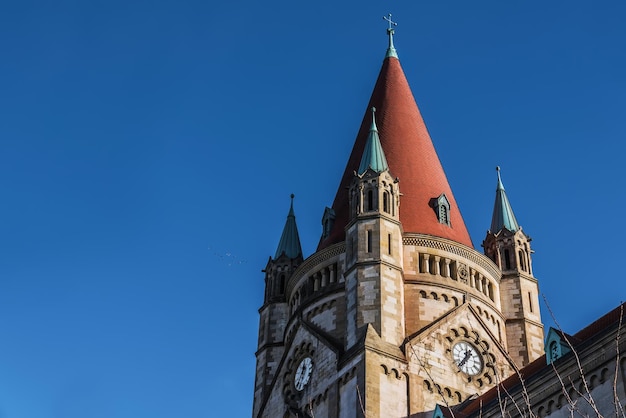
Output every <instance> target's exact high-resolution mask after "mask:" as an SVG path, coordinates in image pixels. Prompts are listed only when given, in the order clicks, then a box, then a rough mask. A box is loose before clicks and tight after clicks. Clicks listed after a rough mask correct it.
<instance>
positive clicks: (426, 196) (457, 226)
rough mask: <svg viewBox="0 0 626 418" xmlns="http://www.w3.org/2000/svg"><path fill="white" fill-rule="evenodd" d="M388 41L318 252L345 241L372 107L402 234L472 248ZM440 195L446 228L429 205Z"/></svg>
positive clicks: (394, 53)
mask: <svg viewBox="0 0 626 418" xmlns="http://www.w3.org/2000/svg"><path fill="white" fill-rule="evenodd" d="M388 35H389V47H388V49H387V53H386V56H385V59H384V61H383V65H382V68H381V70H380V73H379V75H378V80H377V81H376V84H375V86H374V91H373V92H372V96H371V98H370V100H369V103H368V105H367V111H366V114H365V116H364V117H363V122H362V123H361V128H360V129H359V132H358V134H357V137H356V141H355V142H354V146H353V148H352V152H351V154H350V158H349V159H348V164H347V165H346V168H345V171H344V174H343V177H342V179H341V181H340V184H339V187H338V189H337V193H336V195H335V200H334V202H333V205H332V209H333V211H334V213H335V220H334V225H333V227H332V229H331V230H330V233H328V234H324V235H323V236H322V240H321V241H320V244H319V246H318V249H322V248H325V247H328V246H329V245H332V244H334V243H337V242H340V241H342V240H343V239H344V238H345V230H344V228H345V226H346V224H347V223H348V218H349V214H348V213H349V209H348V194H347V193H346V190H347V188H348V187H349V185H350V182H351V181H352V176H353V173H354V172H355V171H360V161H361V157H362V156H363V154H364V151H365V148H366V145H367V143H368V138H369V137H370V115H369V114H370V109H371V108H373V107H375V108H376V109H377V111H376V122H377V123H376V125H377V134H379V135H380V144H381V148H382V150H384V153H385V155H386V157H387V163H388V166H389V171H390V172H391V173H393V175H394V176H395V177H397V178H398V179H399V180H400V182H401V185H402V186H401V187H402V211H401V213H400V221H401V222H402V227H403V229H404V231H405V232H410V233H420V234H428V235H434V236H437V237H442V238H447V239H450V240H452V241H456V242H458V243H460V244H464V245H467V246H469V247H472V240H471V239H470V236H469V233H468V232H467V229H466V227H465V223H464V222H463V217H462V216H461V212H460V211H459V208H458V206H457V203H456V200H455V198H454V195H453V194H452V189H451V188H450V185H449V183H448V179H447V177H446V174H445V172H444V170H443V167H442V165H441V162H440V161H439V157H438V156H437V152H436V151H435V147H434V146H433V142H432V140H431V139H430V135H429V134H428V130H427V129H426V125H425V124H424V120H423V119H422V115H421V114H420V111H419V109H418V107H417V104H416V102H415V99H414V98H413V94H412V93H411V89H410V87H409V83H408V82H407V80H406V77H405V75H404V72H403V70H402V67H401V66H400V61H399V60H398V55H397V53H396V50H395V47H394V45H393V29H392V28H391V27H390V28H389V29H388ZM442 194H445V196H446V197H447V200H448V202H449V206H450V207H449V222H448V223H442V222H440V221H439V217H438V216H437V213H436V211H435V210H434V208H433V205H432V199H437V198H438V197H439V196H441V195H442Z"/></svg>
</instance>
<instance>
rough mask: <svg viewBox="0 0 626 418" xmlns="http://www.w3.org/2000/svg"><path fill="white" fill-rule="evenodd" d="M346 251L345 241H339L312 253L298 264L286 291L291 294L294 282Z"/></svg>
mask: <svg viewBox="0 0 626 418" xmlns="http://www.w3.org/2000/svg"><path fill="white" fill-rule="evenodd" d="M345 252H346V244H345V242H339V243H337V244H334V245H331V246H330V247H327V248H324V249H323V250H321V251H319V252H317V253H315V254H313V255H311V256H310V257H309V258H307V259H306V260H304V261H303V262H302V264H300V265H299V266H298V268H297V269H296V271H294V272H293V274H292V275H291V277H290V278H289V281H288V282H287V286H286V288H285V293H287V294H290V293H291V292H292V290H293V286H294V284H295V283H297V282H298V280H300V279H301V278H302V277H303V276H304V275H305V274H306V273H307V272H308V271H309V270H311V269H314V268H319V267H321V266H320V263H322V262H324V261H327V260H330V259H331V258H334V257H337V256H338V255H341V254H343V253H345ZM337 281H339V278H337Z"/></svg>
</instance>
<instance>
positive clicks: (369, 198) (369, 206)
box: [367, 190, 374, 212]
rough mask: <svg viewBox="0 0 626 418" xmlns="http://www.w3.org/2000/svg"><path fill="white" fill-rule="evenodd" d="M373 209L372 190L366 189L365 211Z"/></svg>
mask: <svg viewBox="0 0 626 418" xmlns="http://www.w3.org/2000/svg"><path fill="white" fill-rule="evenodd" d="M372 210H374V192H373V191H371V190H368V191H367V211H368V212H370V211H372Z"/></svg>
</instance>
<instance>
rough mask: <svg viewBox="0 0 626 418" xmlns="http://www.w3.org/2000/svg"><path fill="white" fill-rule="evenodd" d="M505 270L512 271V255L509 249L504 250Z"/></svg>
mask: <svg viewBox="0 0 626 418" xmlns="http://www.w3.org/2000/svg"><path fill="white" fill-rule="evenodd" d="M504 268H505V269H507V270H510V269H511V254H510V253H509V249H508V248H507V249H506V250H504Z"/></svg>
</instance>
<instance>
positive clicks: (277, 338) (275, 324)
mask: <svg viewBox="0 0 626 418" xmlns="http://www.w3.org/2000/svg"><path fill="white" fill-rule="evenodd" d="M293 198H294V195H293V194H292V195H291V206H290V208H289V213H288V214H287V221H286V222H285V227H284V228H283V233H282V235H281V237H280V241H279V243H278V248H277V249H276V253H275V254H274V258H273V259H272V257H270V258H269V260H268V262H267V266H266V267H265V270H263V272H265V300H264V302H263V306H261V308H260V309H259V314H260V319H259V342H258V344H259V345H258V350H257V352H256V358H257V363H256V381H255V384H254V416H256V415H257V414H258V411H259V408H260V406H261V405H260V402H261V400H262V399H264V398H265V397H266V396H267V394H268V390H269V388H270V386H271V383H272V380H273V379H274V376H275V374H276V369H277V367H278V364H279V362H280V359H281V358H282V355H283V352H284V350H285V345H284V344H285V341H284V338H285V326H286V324H287V319H288V318H289V307H288V305H287V300H286V297H285V286H286V285H287V281H288V280H289V277H291V275H292V274H293V272H294V271H295V270H296V268H297V267H298V266H299V265H300V263H302V260H303V257H302V246H301V245H300V236H299V234H298V226H297V225H296V215H295V214H294V211H293Z"/></svg>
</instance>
